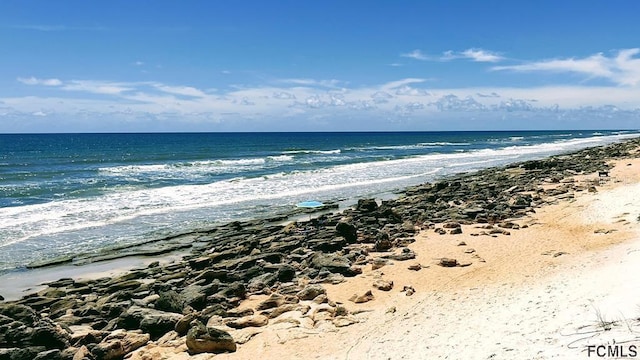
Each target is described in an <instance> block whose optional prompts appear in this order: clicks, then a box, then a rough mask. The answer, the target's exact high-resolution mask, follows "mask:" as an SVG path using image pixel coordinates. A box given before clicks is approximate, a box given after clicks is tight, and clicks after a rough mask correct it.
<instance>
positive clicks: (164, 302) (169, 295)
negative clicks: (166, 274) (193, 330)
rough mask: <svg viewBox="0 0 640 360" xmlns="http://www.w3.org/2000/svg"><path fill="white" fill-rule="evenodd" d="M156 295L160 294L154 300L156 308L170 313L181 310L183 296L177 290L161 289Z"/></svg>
mask: <svg viewBox="0 0 640 360" xmlns="http://www.w3.org/2000/svg"><path fill="white" fill-rule="evenodd" d="M158 295H160V297H159V298H158V300H156V303H155V308H156V309H158V310H161V311H167V312H172V313H181V312H182V309H183V308H184V298H183V297H182V296H180V295H179V294H178V293H177V292H175V291H173V290H169V291H162V292H160V293H159V294H158Z"/></svg>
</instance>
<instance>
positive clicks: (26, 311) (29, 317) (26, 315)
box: [0, 303, 38, 326]
mask: <svg viewBox="0 0 640 360" xmlns="http://www.w3.org/2000/svg"><path fill="white" fill-rule="evenodd" d="M0 315H4V316H7V317H10V318H12V319H14V320H16V321H20V322H21V323H24V324H26V325H28V326H33V325H34V324H35V323H36V321H37V320H38V315H37V314H36V312H35V310H33V309H32V308H30V307H28V306H26V305H20V304H13V303H3V304H0Z"/></svg>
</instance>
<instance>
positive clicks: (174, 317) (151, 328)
mask: <svg viewBox="0 0 640 360" xmlns="http://www.w3.org/2000/svg"><path fill="white" fill-rule="evenodd" d="M182 316H183V315H182V314H177V313H171V312H165V311H160V310H155V309H148V308H143V307H139V306H136V305H134V306H132V307H130V308H129V309H128V310H127V311H126V312H125V313H124V314H123V315H122V316H121V317H120V321H119V325H120V326H122V327H123V328H125V329H141V330H142V331H144V332H147V333H149V334H150V335H151V337H152V338H154V339H157V338H159V337H160V336H162V335H164V334H166V333H167V332H169V331H171V330H173V329H174V328H175V326H176V323H177V322H178V321H179V320H180V319H182Z"/></svg>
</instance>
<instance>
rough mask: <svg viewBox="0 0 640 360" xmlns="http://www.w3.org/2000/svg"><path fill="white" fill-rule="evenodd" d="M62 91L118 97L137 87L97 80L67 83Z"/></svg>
mask: <svg viewBox="0 0 640 360" xmlns="http://www.w3.org/2000/svg"><path fill="white" fill-rule="evenodd" d="M61 89H63V90H67V91H81V92H89V93H94V94H105V95H118V94H122V93H123V92H126V91H131V90H134V89H135V87H133V86H132V84H128V83H118V82H109V81H96V80H71V81H69V82H65V83H64V85H63V86H62V87H61Z"/></svg>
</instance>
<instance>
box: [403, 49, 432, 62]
mask: <svg viewBox="0 0 640 360" xmlns="http://www.w3.org/2000/svg"><path fill="white" fill-rule="evenodd" d="M400 56H402V57H406V58H411V59H416V60H432V58H431V57H430V56H428V55H427V54H423V53H422V51H420V50H418V49H416V50H413V51H411V52H408V53H406V54H400Z"/></svg>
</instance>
